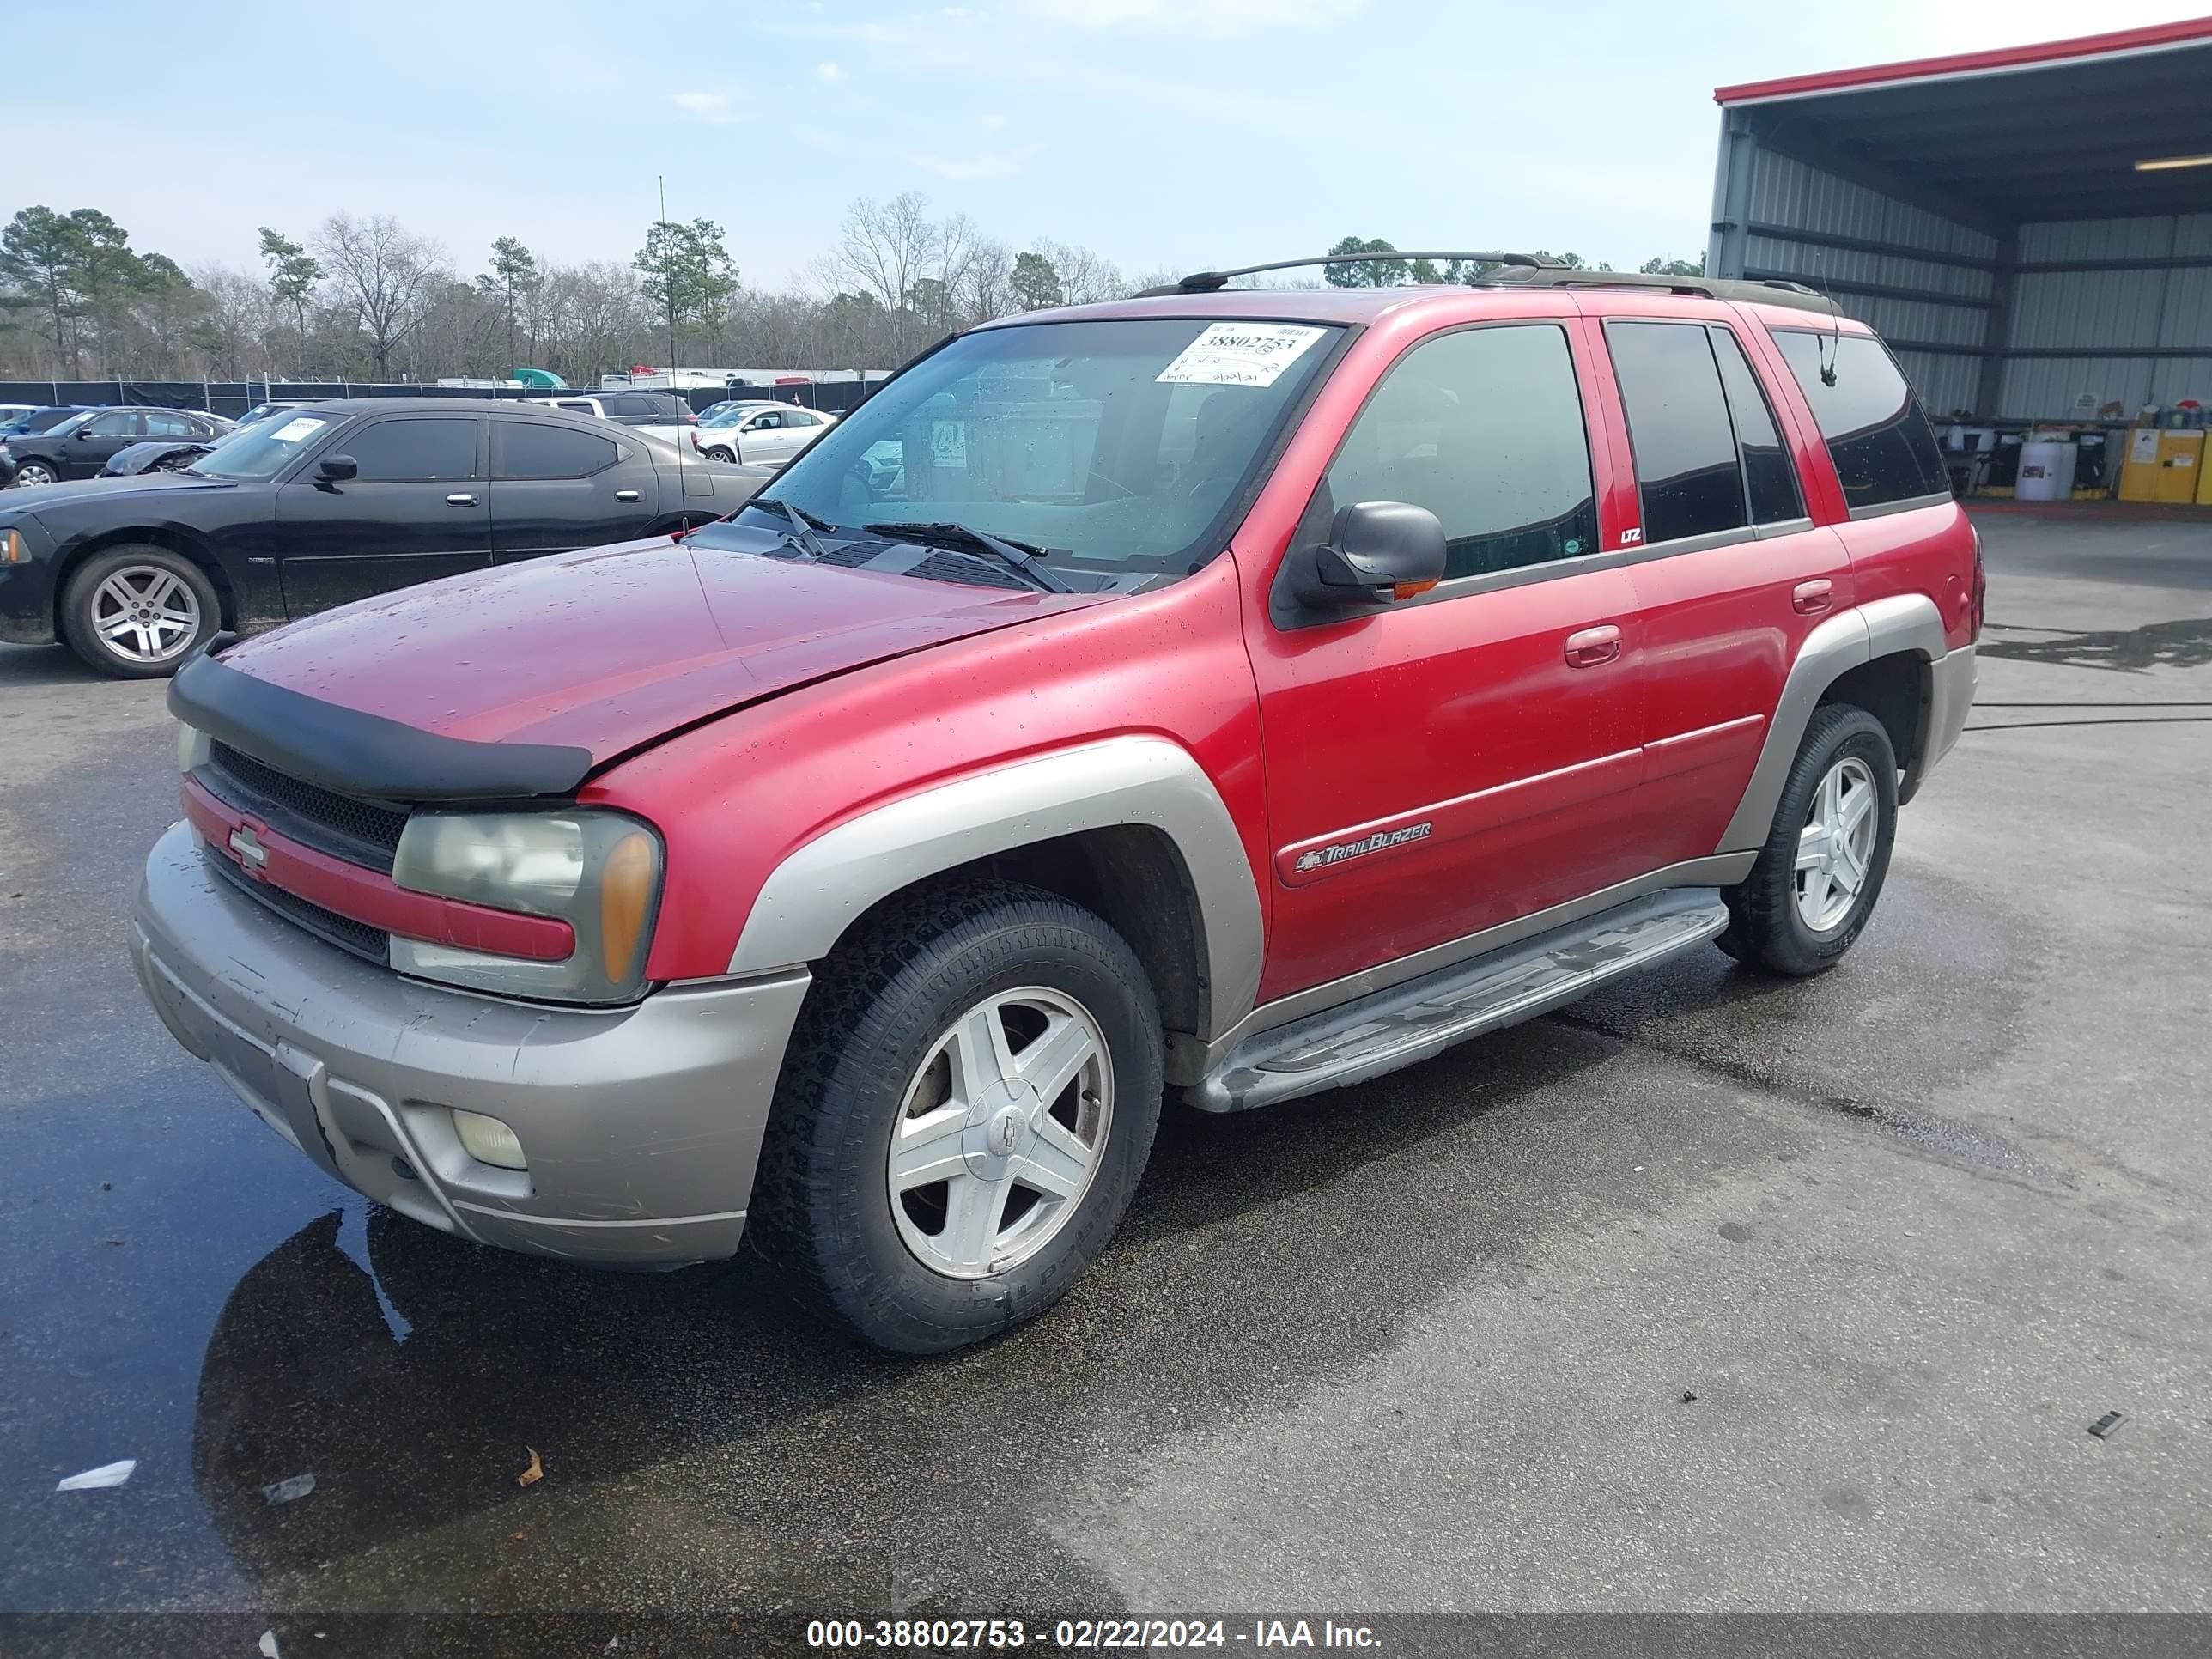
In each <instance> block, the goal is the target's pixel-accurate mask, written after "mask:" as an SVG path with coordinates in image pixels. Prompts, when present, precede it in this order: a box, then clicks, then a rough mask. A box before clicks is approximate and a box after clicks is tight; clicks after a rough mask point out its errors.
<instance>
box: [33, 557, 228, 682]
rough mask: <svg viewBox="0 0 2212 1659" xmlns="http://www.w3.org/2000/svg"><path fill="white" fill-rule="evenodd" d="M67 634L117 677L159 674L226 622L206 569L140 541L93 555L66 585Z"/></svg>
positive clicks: (87, 657) (79, 650)
mask: <svg viewBox="0 0 2212 1659" xmlns="http://www.w3.org/2000/svg"><path fill="white" fill-rule="evenodd" d="M61 624H62V637H63V638H64V639H65V640H67V641H69V647H70V650H72V651H74V652H76V654H77V655H78V656H79V657H81V658H82V659H84V661H85V662H86V663H87V664H88V665H90V666H91V667H94V668H96V669H98V670H99V671H100V672H101V673H103V674H112V675H114V676H115V677H116V678H118V679H133V680H147V679H161V678H165V677H166V676H167V675H170V674H173V673H175V672H176V671H177V667H178V665H179V664H180V663H182V662H183V661H184V659H185V658H186V657H188V656H190V655H191V653H192V651H193V649H194V648H195V647H197V646H199V645H200V644H201V643H202V642H203V641H205V640H206V639H207V638H208V636H209V635H211V634H213V633H214V632H215V631H216V629H218V628H220V627H222V600H221V599H219V598H218V597H217V596H216V591H215V583H214V582H213V581H211V580H209V577H208V574H207V572H206V571H204V570H203V569H201V568H199V566H197V565H196V564H194V563H193V562H191V560H190V559H188V558H186V557H185V556H183V555H182V554H181V553H173V552H171V551H170V550H168V549H167V548H166V547H155V546H152V545H150V544H145V543H139V544H134V545H128V546H123V547H111V548H109V549H108V550H106V552H104V553H95V554H94V555H93V556H92V557H90V558H88V559H87V560H86V561H85V562H83V563H82V564H81V565H79V566H78V567H77V568H76V570H75V571H74V572H72V573H71V574H70V579H69V581H68V583H67V585H66V586H64V588H63V590H62V606H61Z"/></svg>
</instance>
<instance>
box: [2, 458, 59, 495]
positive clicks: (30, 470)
mask: <svg viewBox="0 0 2212 1659" xmlns="http://www.w3.org/2000/svg"><path fill="white" fill-rule="evenodd" d="M57 479H58V474H57V473H56V472H55V471H54V470H53V468H52V467H50V466H48V465H46V463H45V462H44V461H25V462H24V463H23V464H22V465H21V466H19V467H17V468H16V469H15V479H14V481H13V482H11V483H9V486H8V487H9V489H36V488H37V487H38V486H39V485H40V484H50V483H55V482H56V481H57Z"/></svg>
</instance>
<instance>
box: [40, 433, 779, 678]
mask: <svg viewBox="0 0 2212 1659" xmlns="http://www.w3.org/2000/svg"><path fill="white" fill-rule="evenodd" d="M92 412H93V413H97V414H109V413H114V412H116V411H92ZM126 412H129V413H132V414H144V413H149V412H154V411H126ZM69 424H70V423H69V422H64V424H63V426H61V427H58V428H55V431H56V432H57V433H62V434H64V436H62V438H61V439H60V440H59V441H60V442H62V443H63V444H64V445H65V446H73V445H74V444H75V443H76V440H75V439H74V438H71V437H69V436H67V435H66V432H67V428H68V426H69ZM224 424H225V425H228V422H225V423H224ZM196 441H197V440H196ZM9 442H10V444H11V445H12V444H13V443H14V440H13V439H11V440H9ZM37 453H46V452H45V451H43V450H42V451H39V452H37ZM771 476H772V473H771V472H770V471H769V470H768V469H765V468H754V469H744V468H738V467H725V466H717V465H710V464H709V463H708V462H707V461H705V460H704V459H702V458H701V457H699V456H697V455H694V454H691V453H687V452H686V451H684V450H682V449H678V448H677V447H675V446H673V445H671V444H667V443H664V442H662V441H660V440H659V438H658V437H656V436H653V435H651V434H650V433H649V432H648V431H646V430H644V429H641V428H626V427H623V426H619V425H611V424H609V423H608V422H606V421H605V420H602V419H599V418H598V417H595V416H579V415H576V414H572V413H568V412H566V411H563V410H557V409H549V408H544V407H540V406H538V405H535V404H487V403H484V402H482V401H480V400H477V399H473V398H374V399H367V398H364V399H355V400H352V401H342V402H336V403H320V404H305V405H302V406H301V407H298V408H295V409H289V410H279V411H276V413H274V414H271V415H267V416H264V418H262V419H261V420H259V421H258V422H254V423H253V424H252V425H250V426H241V427H240V428H238V429H237V430H236V431H235V432H234V433H232V434H230V435H228V436H227V437H218V438H216V439H215V441H212V442H210V443H209V445H208V447H207V448H206V450H205V451H204V453H200V454H199V455H197V457H196V458H194V459H191V460H190V461H189V462H188V463H187V464H186V465H184V466H183V467H182V468H181V469H180V470H178V471H144V472H141V473H139V474H137V475H136V476H132V477H107V478H100V479H92V478H89V477H84V476H83V475H82V473H80V474H79V475H78V478H79V480H80V481H77V482H68V481H56V482H52V483H46V485H45V487H43V488H40V489H24V490H17V491H13V492H10V493H9V495H7V496H6V497H5V498H4V499H0V640H5V641H13V642H16V643H24V644H37V643H45V642H50V641H55V640H64V641H67V642H68V643H69V645H70V647H71V648H72V649H73V650H74V651H76V653H77V655H78V656H80V657H81V658H82V659H84V660H85V661H86V662H87V663H88V664H90V665H92V666H93V667H94V668H97V669H100V670H101V671H104V672H107V673H111V674H116V675H122V676H128V677H135V678H144V677H149V676H158V675H164V674H167V673H170V672H172V671H173V670H174V669H175V667H176V666H177V665H178V664H179V662H181V661H182V660H183V659H184V658H185V656H186V654H187V653H190V652H191V649H192V648H193V647H195V646H196V645H197V644H199V643H200V642H201V641H204V640H206V639H207V638H209V637H210V636H211V635H213V634H215V633H216V630H217V629H236V630H239V631H246V630H248V629H253V628H256V627H260V626H264V625H266V624H269V623H278V622H283V621H286V620H289V619H290V618H295V617H303V616H306V615H307V614H308V613H310V612H312V611H321V610H325V609H327V608H328V607H330V606H331V605H342V604H344V603H345V602H347V601H348V600H351V599H363V598H367V597H369V596H371V595H375V594H380V593H385V592H390V591H391V590H392V589H393V588H398V587H404V586H409V585H410V584H412V583H415V582H419V581H425V580H430V579H431V578H434V577H438V576H447V575H453V574H458V573H459V572H463V571H467V570H476V569H482V568H486V567H488V566H492V565H497V564H502V563H506V562H511V561H513V560H519V559H527V558H534V557H536V556H538V555H540V554H544V553H554V552H562V551H566V550H571V549H574V548H579V547H592V546H597V545H600V544H609V543H619V542H625V541H631V540H635V539H636V538H641V537H646V536H653V535H660V534H665V533H667V532H671V531H678V530H681V529H683V528H684V527H685V526H689V525H694V524H698V523H702V522H704V521H705V520H710V519H715V518H720V517H721V516H723V515H725V514H727V513H731V512H732V511H734V510H735V509H736V508H737V507H738V506H739V505H741V504H742V503H743V502H744V501H745V500H746V499H748V498H749V497H750V495H752V493H753V492H754V491H755V490H756V489H758V488H759V487H760V485H761V484H762V483H764V482H765V481H766V480H767V479H768V478H769V477H771Z"/></svg>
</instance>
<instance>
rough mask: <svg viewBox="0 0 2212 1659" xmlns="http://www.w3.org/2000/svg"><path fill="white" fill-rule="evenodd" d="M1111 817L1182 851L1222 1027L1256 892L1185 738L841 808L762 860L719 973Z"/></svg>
mask: <svg viewBox="0 0 2212 1659" xmlns="http://www.w3.org/2000/svg"><path fill="white" fill-rule="evenodd" d="M1125 824H1142V825H1148V826H1150V827H1152V828H1154V829H1158V830H1160V831H1161V832H1162V833H1164V835H1166V836H1167V837H1168V838H1169V840H1170V841H1171V842H1173V843H1174V845H1175V848H1176V851H1177V852H1178V853H1179V854H1181V855H1182V860H1183V864H1184V866H1185V867H1186V868H1187V869H1188V872H1189V875H1190V881H1191V887H1192V890H1193V891H1194V893H1195V895H1196V897H1197V902H1198V910H1199V921H1200V926H1201V927H1202V929H1203V936H1202V939H1201V945H1202V948H1203V950H1204V952H1205V958H1206V963H1205V966H1206V977H1207V981H1208V987H1207V994H1208V1002H1209V1008H1210V1017H1211V1018H1210V1023H1211V1024H1212V1030H1214V1031H1225V1030H1228V1029H1229V1028H1230V1027H1231V1026H1232V1025H1234V1024H1236V1023H1237V1021H1238V1020H1240V1019H1242V1018H1243V1017H1244V1015H1245V1014H1246V1013H1248V1012H1250V1010H1251V1008H1252V1006H1253V1003H1254V1000H1255V998H1256V997H1257V995H1258V994H1259V988H1260V967H1261V952H1262V951H1263V949H1264V945H1265V939H1264V924H1263V922H1262V920H1261V913H1260V896H1259V890H1258V889H1257V887H1256V885H1255V883H1254V881H1253V878H1252V866H1251V863H1250V861H1249V859H1248V858H1247V857H1246V854H1245V851H1244V843H1243V838H1242V837H1241V836H1239V835H1238V834H1237V823H1236V820H1235V819H1234V818H1232V817H1231V816H1230V812H1229V809H1228V807H1227V806H1226V805H1225V804H1224V803H1223V801H1222V799H1221V793H1220V792H1219V791H1218V789H1216V788H1215V787H1214V786H1213V781H1212V779H1211V778H1209V777H1208V776H1207V775H1206V773H1205V771H1204V769H1202V768H1200V765H1199V764H1198V763H1197V761H1195V760H1194V759H1193V758H1192V757H1191V755H1190V753H1189V751H1188V750H1185V749H1183V748H1182V746H1181V745H1180V744H1174V743H1170V742H1169V741H1168V740H1167V739H1165V738H1152V737H1135V736H1130V737H1120V738H1105V739H1103V741H1100V742H1097V743H1088V744H1081V745H1079V746H1078V747H1075V748H1072V749H1062V750H1054V751H1053V752H1051V753H1049V754H1045V755H1039V756H1035V757H1029V758H1025V759H1023V760H1018V761H1014V762H1012V763H1007V764H1006V765H1002V766H994V767H993V768H991V769H988V770H987V771H982V772H978V773H974V774H971V775H969V776H966V777H963V778H957V779H955V780H954V781H951V782H949V783H943V784H939V785H937V786H935V787H931V788H928V789H924V790H922V791H921V793H917V794H913V795H908V796H907V797H905V798H904V799H900V800H895V801H891V802H890V803H888V804H887V805H882V806H878V807H876V808H873V809H872V810H871V811H866V812H863V813H861V814H860V816H859V817H854V818H848V820H846V821H845V822H844V823H841V824H838V825H837V826H836V828H835V829H829V830H827V831H825V832H824V833H823V834H822V835H820V836H816V837H815V838H814V839H813V840H812V841H811V842H807V843H806V844H805V845H804V846H802V847H800V848H798V849H797V850H796V851H794V852H793V853H792V854H790V855H789V856H787V858H785V859H784V860H783V861H782V862H781V864H779V865H777V866H776V867H775V869H774V870H773V871H772V872H769V878H768V880H767V881H766V882H765V883H764V884H763V885H762V888H761V891H760V896H759V897H758V898H757V900H755V901H754V903H753V907H752V910H751V913H750V915H748V916H747V917H746V918H745V925H744V931H743V933H740V934H739V936H738V944H737V948H736V950H735V951H733V952H732V955H731V957H730V967H729V971H730V972H731V973H732V974H733V975H757V974H764V973H770V972H774V971H775V970H777V969H789V968H792V967H794V966H797V965H799V964H800V963H810V962H817V961H819V960H821V958H823V957H825V956H827V955H828V954H829V951H830V949H831V947H832V946H834V945H836V942H837V940H838V939H839V938H840V937H841V936H842V934H843V933H844V932H845V930H846V929H847V928H848V927H850V926H851V925H852V924H853V921H854V919H855V918H857V917H858V916H859V915H860V914H861V913H862V912H864V911H866V909H867V908H869V907H870V906H872V905H873V904H876V903H878V902H880V901H882V900H884V899H886V898H889V897H890V896H891V895H892V894H894V893H896V892H899V891H902V890H904V889H906V888H908V887H911V886H913V885H914V884H915V883H916V882H919V881H923V880H926V879H927V878H929V877H931V876H933V875H939V874H941V873H942V872H945V871H947V870H951V869H954V868H957V866H961V865H964V864H969V863H972V862H974V861H975V860H977V859H979V858H986V857H988V856H989V855H991V854H994V853H1006V852H1011V851H1012V850H1014V849H1015V848H1021V847H1026V846H1030V845H1031V844H1033V843H1036V842H1043V841H1049V840H1051V839H1053V838H1054V837H1056V836H1070V835H1076V834H1079V833H1081V832H1082V831H1085V830H1087V829H1110V828H1114V827H1116V826H1119V825H1125ZM1208 1035H1210V1033H1200V1036H1208Z"/></svg>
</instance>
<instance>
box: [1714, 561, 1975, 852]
mask: <svg viewBox="0 0 2212 1659" xmlns="http://www.w3.org/2000/svg"><path fill="white" fill-rule="evenodd" d="M1945 651H1946V645H1945V641H1944V635H1943V617H1942V612H1941V611H1938V610H1937V609H1936V601H1935V600H1933V599H1929V597H1928V596H1927V595H1926V594H1924V593H1898V594H1893V595H1891V596H1890V597H1889V598H1887V599H1875V600H1872V601H1870V602H1869V603H1868V604H1866V605H1857V606H1854V607H1853V608H1852V609H1850V610H1849V611H1844V612H1842V613H1841V614H1839V615H1837V616H1833V617H1829V618H1828V619H1827V620H1826V622H1824V623H1821V624H1820V626H1819V627H1818V628H1816V629H1814V630H1813V631H1812V632H1811V633H1810V634H1808V635H1806V637H1805V643H1804V644H1803V645H1802V647H1799V649H1798V652H1797V659H1796V661H1795V662H1793V663H1791V664H1790V675H1789V678H1787V679H1786V680H1784V682H1783V686H1782V696H1781V699H1780V700H1779V701H1778V702H1777V703H1776V705H1775V708H1774V718H1773V720H1771V722H1770V723H1769V724H1768V726H1767V728H1766V741H1765V744H1762V745H1761V746H1760V749H1759V763H1758V764H1757V765H1756V766H1754V767H1753V769H1752V773H1751V781H1750V782H1749V783H1748V784H1747V785H1746V786H1745V787H1744V792H1743V799H1742V800H1741V802H1739V803H1738V804H1737V806H1736V809H1735V817H1732V818H1730V819H1729V826H1728V829H1726V830H1725V831H1724V832H1723V834H1722V836H1721V842H1720V845H1719V846H1718V847H1716V848H1714V849H1713V850H1714V851H1715V852H1716V853H1753V852H1757V851H1758V850H1759V848H1762V847H1764V846H1765V844H1766V837H1767V835H1768V833H1769V832H1770V831H1771V829H1773V828H1774V810H1775V806H1776V805H1777V803H1778V802H1779V801H1780V800H1781V799H1782V786H1783V784H1784V781H1787V779H1788V778H1789V775H1790V763H1791V762H1793V761H1795V760H1796V758H1797V750H1798V746H1799V745H1800V744H1802V743H1803V742H1804V740H1805V728H1806V726H1808V725H1809V724H1811V722H1812V719H1813V711H1814V709H1815V708H1819V707H1820V697H1821V695H1822V694H1823V693H1824V692H1826V690H1827V689H1828V688H1829V687H1830V686H1832V685H1833V684H1835V683H1836V682H1837V681H1838V679H1840V678H1843V676H1844V675H1845V674H1847V673H1849V672H1850V671H1851V670H1852V669H1854V668H1857V666H1858V665H1860V664H1861V663H1867V662H1872V661H1873V660H1874V659H1875V658H1877V657H1887V656H1893V655H1896V654H1899V653H1906V654H1910V655H1912V656H1916V657H1918V658H1920V659H1923V661H1927V662H1937V661H1940V660H1942V658H1943V656H1944V654H1945Z"/></svg>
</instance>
